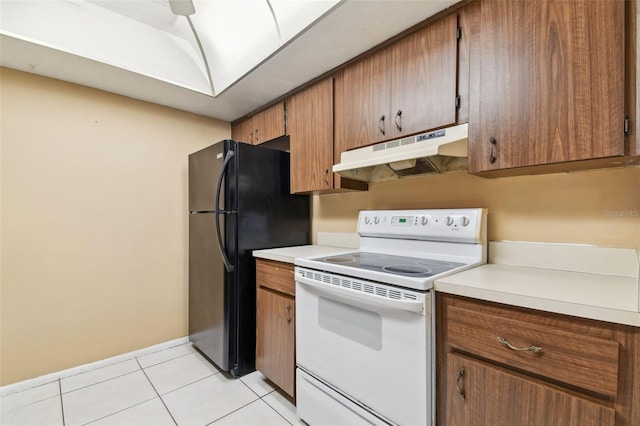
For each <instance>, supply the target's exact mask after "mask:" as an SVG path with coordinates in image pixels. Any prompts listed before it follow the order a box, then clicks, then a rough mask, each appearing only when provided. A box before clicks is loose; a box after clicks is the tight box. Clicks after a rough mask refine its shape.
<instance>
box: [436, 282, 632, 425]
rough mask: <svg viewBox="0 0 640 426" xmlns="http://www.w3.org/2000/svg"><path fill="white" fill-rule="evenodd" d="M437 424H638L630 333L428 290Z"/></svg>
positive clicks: (623, 327) (624, 328)
mask: <svg viewBox="0 0 640 426" xmlns="http://www.w3.org/2000/svg"><path fill="white" fill-rule="evenodd" d="M436 324H437V332H436V333H437V334H436V336H437V337H436V348H437V351H436V353H437V361H436V366H437V374H436V386H437V392H436V416H437V424H439V425H456V426H464V425H545V426H546V425H580V426H583V425H585V426H586V425H594V426H596V425H597V426H601V425H624V426H631V425H639V424H640V404H639V403H638V401H640V331H639V330H640V329H639V328H638V327H632V326H626V325H621V324H613V323H607V322H602V321H595V320H589V319H583V318H577V317H571V316H567V315H560V314H554V313H548V312H542V311H537V310H532V309H525V308H518V307H514V306H508V305H502V304H498V303H491V302H485V301H481V300H477V299H470V298H465V297H460V296H453V295H447V294H442V293H438V294H437V298H436Z"/></svg>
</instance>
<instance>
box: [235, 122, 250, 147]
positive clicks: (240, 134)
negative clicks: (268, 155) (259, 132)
mask: <svg viewBox="0 0 640 426" xmlns="http://www.w3.org/2000/svg"><path fill="white" fill-rule="evenodd" d="M231 139H233V140H234V141H236V142H244V143H253V124H252V120H251V118H248V119H246V120H243V121H241V122H239V123H236V124H234V125H233V126H231Z"/></svg>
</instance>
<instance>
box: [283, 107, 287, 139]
mask: <svg viewBox="0 0 640 426" xmlns="http://www.w3.org/2000/svg"><path fill="white" fill-rule="evenodd" d="M284 130H285V133H286V132H287V109H286V108H285V109H284Z"/></svg>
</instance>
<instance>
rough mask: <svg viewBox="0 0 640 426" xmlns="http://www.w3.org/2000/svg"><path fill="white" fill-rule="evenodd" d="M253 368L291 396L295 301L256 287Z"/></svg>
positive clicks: (292, 394) (293, 368) (292, 391)
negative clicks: (254, 364)
mask: <svg viewBox="0 0 640 426" xmlns="http://www.w3.org/2000/svg"><path fill="white" fill-rule="evenodd" d="M257 292H258V294H257V313H256V324H257V329H256V369H258V370H259V371H261V372H262V373H263V374H264V375H265V376H266V377H268V378H269V380H271V381H272V382H273V383H275V384H276V385H278V386H279V387H280V388H282V390H284V391H285V392H286V393H288V394H289V395H291V396H294V393H295V381H294V380H295V366H296V360H295V317H296V313H295V301H294V299H293V297H289V296H284V295H281V294H278V293H275V292H273V291H270V290H265V289H263V288H258V290H257Z"/></svg>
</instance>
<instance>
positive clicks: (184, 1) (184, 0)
mask: <svg viewBox="0 0 640 426" xmlns="http://www.w3.org/2000/svg"><path fill="white" fill-rule="evenodd" d="M169 6H171V12H172V13H173V14H174V15H180V16H189V15H193V14H194V13H196V8H195V7H193V1H192V0H169Z"/></svg>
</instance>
